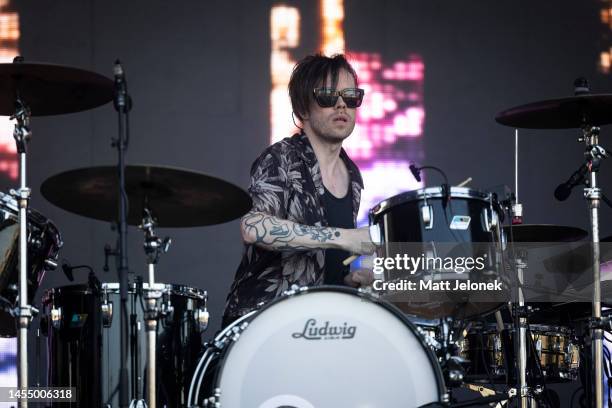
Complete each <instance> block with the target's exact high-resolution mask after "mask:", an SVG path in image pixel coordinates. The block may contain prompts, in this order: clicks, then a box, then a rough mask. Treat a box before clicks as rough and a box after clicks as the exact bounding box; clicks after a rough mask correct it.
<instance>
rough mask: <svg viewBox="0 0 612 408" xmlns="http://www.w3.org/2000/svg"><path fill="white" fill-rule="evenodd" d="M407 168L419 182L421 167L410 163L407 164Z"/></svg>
mask: <svg viewBox="0 0 612 408" xmlns="http://www.w3.org/2000/svg"><path fill="white" fill-rule="evenodd" d="M408 168H409V169H410V172H411V173H412V175H413V176H414V178H415V179H416V181H418V182H419V183H420V182H421V169H419V168H418V167H417V166H415V165H414V164H411V165H410V166H408Z"/></svg>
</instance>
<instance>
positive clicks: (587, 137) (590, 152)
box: [578, 125, 608, 407]
mask: <svg viewBox="0 0 612 408" xmlns="http://www.w3.org/2000/svg"><path fill="white" fill-rule="evenodd" d="M599 131H600V129H599V127H596V126H588V125H585V126H583V127H582V137H580V138H579V139H578V141H579V142H584V143H585V144H586V150H585V157H586V161H587V167H588V168H589V178H588V180H587V182H588V185H587V186H586V187H585V189H584V197H585V198H586V199H587V200H588V202H589V210H590V218H591V234H592V235H591V238H592V243H593V289H594V290H593V303H592V305H593V309H592V314H593V316H592V318H593V320H592V321H593V325H594V326H593V327H592V335H591V344H592V357H593V365H594V372H593V382H594V392H595V394H594V396H593V399H594V401H592V402H593V403H594V406H596V407H602V406H603V403H604V401H603V351H602V347H603V332H602V329H601V327H599V324H598V323H599V321H600V320H601V282H600V280H601V274H600V261H601V254H600V248H599V207H600V205H601V204H600V201H601V198H602V192H601V189H600V188H599V185H598V184H597V173H598V172H599V166H600V162H601V160H603V159H604V158H606V157H607V156H608V154H607V152H606V150H605V149H604V148H603V147H601V146H600V145H599Z"/></svg>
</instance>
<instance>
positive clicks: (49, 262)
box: [45, 258, 58, 271]
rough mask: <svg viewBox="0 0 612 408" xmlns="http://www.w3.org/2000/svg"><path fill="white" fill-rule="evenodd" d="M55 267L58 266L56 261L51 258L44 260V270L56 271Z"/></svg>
mask: <svg viewBox="0 0 612 408" xmlns="http://www.w3.org/2000/svg"><path fill="white" fill-rule="evenodd" d="M57 266H58V263H57V260H55V259H51V258H47V259H45V270H47V271H54V270H56V269H57Z"/></svg>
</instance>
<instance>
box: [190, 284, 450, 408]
mask: <svg viewBox="0 0 612 408" xmlns="http://www.w3.org/2000/svg"><path fill="white" fill-rule="evenodd" d="M447 401H448V395H447V394H446V391H445V387H444V382H443V378H442V372H441V370H440V367H439V366H438V363H437V362H436V360H435V357H434V356H433V354H432V352H431V350H429V349H428V347H427V346H426V345H425V343H424V341H423V339H422V338H421V336H420V335H419V334H418V332H417V330H416V329H415V327H414V326H413V325H412V323H410V322H409V321H408V320H407V319H406V318H405V317H404V316H403V315H402V314H401V312H399V311H398V310H397V309H396V308H395V307H393V306H392V305H390V304H388V303H385V302H382V301H380V300H378V299H375V298H374V297H372V296H370V295H367V294H366V293H364V292H362V291H358V290H355V289H350V288H346V287H338V286H323V287H317V288H306V287H304V288H299V289H297V288H296V289H293V290H290V291H287V292H285V294H284V295H283V296H282V297H280V298H278V299H276V300H274V301H273V302H271V303H269V304H267V305H266V306H264V307H263V309H261V310H259V311H255V312H252V313H250V314H248V315H246V316H244V317H242V318H241V319H239V320H237V321H235V322H234V323H232V324H231V325H230V326H228V327H226V328H225V329H224V330H223V331H221V332H220V333H219V334H218V335H217V337H216V338H215V339H214V341H213V342H212V344H209V345H208V347H207V348H206V351H205V352H204V355H203V356H202V358H201V359H200V361H199V363H198V366H197V368H196V371H195V375H194V377H193V380H192V383H191V386H190V389H189V397H188V404H187V405H188V406H204V407H219V406H220V407H223V408H238V407H247V406H248V407H258V408H272V407H274V408H276V407H294V408H313V407H317V408H325V407H333V408H337V407H365V406H367V407H400V406H401V407H421V406H428V407H435V406H442V403H444V402H447Z"/></svg>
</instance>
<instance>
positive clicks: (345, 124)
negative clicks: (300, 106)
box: [304, 69, 355, 143]
mask: <svg viewBox="0 0 612 408" xmlns="http://www.w3.org/2000/svg"><path fill="white" fill-rule="evenodd" d="M331 83H332V79H331V77H330V76H328V78H327V81H326V83H325V84H322V85H321V87H328V88H329V87H331ZM346 88H355V80H354V79H353V76H352V75H351V74H350V73H349V72H348V71H346V70H344V69H341V70H340V71H339V72H338V84H337V85H336V89H337V90H339V91H341V90H343V89H346ZM354 128H355V109H350V108H348V107H347V106H346V103H345V102H344V100H343V99H342V97H338V100H337V101H336V105H335V106H332V107H331V108H322V107H320V106H319V105H318V104H317V102H316V101H315V100H312V102H311V104H310V114H309V116H308V117H307V118H305V119H304V130H305V132H306V134H312V135H314V136H315V137H319V138H320V139H322V140H324V141H326V142H329V143H342V141H343V140H344V139H346V138H347V137H349V135H350V134H351V132H352V131H353V129H354Z"/></svg>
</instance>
